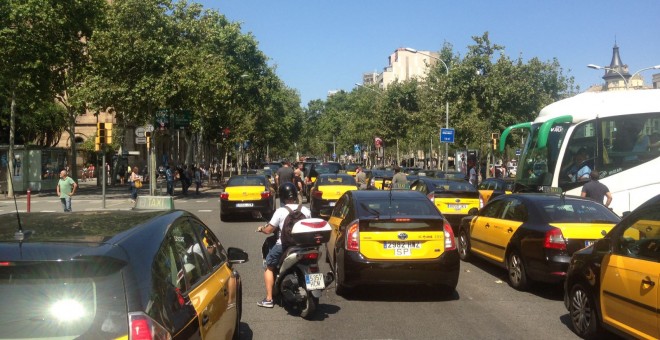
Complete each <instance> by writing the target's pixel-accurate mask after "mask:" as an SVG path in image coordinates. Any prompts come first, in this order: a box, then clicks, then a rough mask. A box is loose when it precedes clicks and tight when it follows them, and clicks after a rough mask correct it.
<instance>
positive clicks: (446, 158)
mask: <svg viewBox="0 0 660 340" xmlns="http://www.w3.org/2000/svg"><path fill="white" fill-rule="evenodd" d="M405 50H406V51H408V52H410V53H418V54H421V55H423V56H427V57H429V58H433V59H435V60H438V61H440V62H441V63H442V66H444V67H445V71H447V81H449V66H447V64H446V63H445V62H444V60H442V59H440V58H438V57H436V56H434V55H431V54H428V53H424V52H420V51H418V50H416V49H414V48H410V47H406V48H405ZM445 128H446V129H449V100H447V101H446V102H445ZM439 164H440V162H438V165H439ZM448 168H449V143H445V159H444V162H443V170H444V171H448V170H449V169H448Z"/></svg>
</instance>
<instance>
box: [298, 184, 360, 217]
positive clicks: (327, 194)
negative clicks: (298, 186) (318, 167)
mask: <svg viewBox="0 0 660 340" xmlns="http://www.w3.org/2000/svg"><path fill="white" fill-rule="evenodd" d="M357 188H358V186H357V182H355V178H354V177H353V176H350V175H347V174H321V175H319V177H318V178H317V179H316V182H314V186H313V187H312V189H311V195H310V198H311V200H310V202H309V203H310V204H309V209H310V210H311V212H312V217H319V216H320V212H321V210H322V209H327V208H332V207H334V206H335V204H336V203H337V200H338V199H339V197H341V195H343V194H344V193H345V192H346V191H348V190H357Z"/></svg>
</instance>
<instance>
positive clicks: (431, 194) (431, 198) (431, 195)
mask: <svg viewBox="0 0 660 340" xmlns="http://www.w3.org/2000/svg"><path fill="white" fill-rule="evenodd" d="M426 197H427V198H428V199H429V200H430V201H431V202H433V199H434V198H435V197H434V195H433V193H432V192H431V193H429V194H428V195H426Z"/></svg>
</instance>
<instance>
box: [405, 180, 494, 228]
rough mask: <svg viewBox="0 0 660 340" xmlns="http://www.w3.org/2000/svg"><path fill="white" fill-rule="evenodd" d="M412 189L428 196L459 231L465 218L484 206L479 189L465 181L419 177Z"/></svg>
mask: <svg viewBox="0 0 660 340" xmlns="http://www.w3.org/2000/svg"><path fill="white" fill-rule="evenodd" d="M410 189H411V190H416V191H419V192H421V193H423V194H424V195H426V197H428V199H429V200H430V201H431V202H433V204H434V205H435V207H436V208H438V210H439V211H440V213H442V215H443V216H444V217H445V218H446V219H447V220H448V221H449V223H450V224H451V225H452V226H453V227H454V228H455V229H457V230H458V226H459V225H460V223H461V219H463V217H465V216H468V215H475V214H476V213H477V211H478V210H479V209H481V207H483V205H484V204H483V200H482V199H481V197H480V196H479V192H478V191H477V189H475V188H474V186H473V185H472V184H470V183H468V182H466V181H464V180H448V179H437V178H431V177H419V178H418V179H417V180H415V181H414V182H412V184H411V185H410Z"/></svg>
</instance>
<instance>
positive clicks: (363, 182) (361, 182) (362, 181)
mask: <svg viewBox="0 0 660 340" xmlns="http://www.w3.org/2000/svg"><path fill="white" fill-rule="evenodd" d="M356 172H357V173H356V174H355V181H356V182H357V185H358V188H359V189H360V190H366V189H367V174H366V173H364V171H362V167H361V166H358V167H357V169H356Z"/></svg>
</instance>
